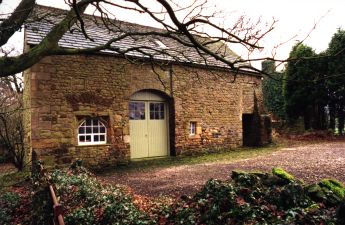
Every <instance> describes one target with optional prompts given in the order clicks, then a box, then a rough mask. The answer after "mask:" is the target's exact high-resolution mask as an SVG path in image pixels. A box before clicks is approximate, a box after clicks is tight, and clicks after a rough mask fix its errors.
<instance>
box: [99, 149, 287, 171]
mask: <svg viewBox="0 0 345 225" xmlns="http://www.w3.org/2000/svg"><path fill="white" fill-rule="evenodd" d="M282 147H284V145H282V144H271V145H269V146H265V147H257V148H249V147H239V148H235V149H232V150H228V151H223V152H219V153H205V154H202V155H193V156H176V157H167V158H154V159H142V160H138V161H132V162H131V163H130V164H129V165H125V166H118V167H116V168H110V169H108V170H106V171H100V172H99V173H101V174H102V175H107V174H108V173H113V172H115V171H116V172H122V171H123V172H125V171H130V170H140V171H143V170H148V169H153V168H166V167H170V166H180V165H195V164H203V163H230V162H236V161H239V160H243V159H250V158H254V157H258V156H262V155H267V154H270V153H273V152H276V151H279V150H281V148H282Z"/></svg>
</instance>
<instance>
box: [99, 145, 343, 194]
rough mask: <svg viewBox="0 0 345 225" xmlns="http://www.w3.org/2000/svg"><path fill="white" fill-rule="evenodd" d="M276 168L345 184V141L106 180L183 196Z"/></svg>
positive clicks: (140, 191) (139, 189)
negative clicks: (213, 181) (243, 173)
mask: <svg viewBox="0 0 345 225" xmlns="http://www.w3.org/2000/svg"><path fill="white" fill-rule="evenodd" d="M276 166H279V167H282V168H284V169H285V170H287V171H288V172H290V173H292V174H293V175H295V176H296V177H297V178H300V179H303V180H304V181H306V182H314V181H318V180H320V179H322V178H329V177H334V178H336V179H338V180H340V181H342V182H345V142H339V141H338V142H324V143H319V144H309V145H304V146H298V147H292V148H284V149H282V150H281V151H278V152H274V153H272V154H269V155H265V156H260V157H257V158H251V159H248V160H241V161H237V162H234V163H210V164H197V165H186V166H174V167H169V168H156V169H151V170H145V171H129V172H119V173H114V174H112V175H109V176H106V177H102V179H103V180H105V181H106V182H110V183H114V184H123V185H127V186H129V187H131V188H132V189H133V190H134V192H135V193H136V194H140V195H147V196H159V195H169V196H180V195H184V194H187V195H192V194H193V193H195V192H196V191H198V190H199V189H200V187H201V186H202V185H203V184H204V183H205V182H206V181H207V180H208V179H210V178H217V179H229V174H230V172H231V171H232V170H234V169H241V170H261V171H270V170H271V169H272V168H273V167H276Z"/></svg>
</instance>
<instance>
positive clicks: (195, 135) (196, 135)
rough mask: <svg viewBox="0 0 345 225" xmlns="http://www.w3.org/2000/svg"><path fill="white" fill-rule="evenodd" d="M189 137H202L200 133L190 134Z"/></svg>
mask: <svg viewBox="0 0 345 225" xmlns="http://www.w3.org/2000/svg"><path fill="white" fill-rule="evenodd" d="M189 138H190V139H198V138H200V135H199V134H190V135H189Z"/></svg>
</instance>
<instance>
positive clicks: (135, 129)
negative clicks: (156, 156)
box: [129, 102, 149, 159]
mask: <svg viewBox="0 0 345 225" xmlns="http://www.w3.org/2000/svg"><path fill="white" fill-rule="evenodd" d="M146 115H147V113H146V107H145V102H130V103H129V127H130V131H129V132H130V135H131V140H130V146H131V158H132V159H136V158H145V157H149V155H148V150H149V146H148V136H147V116H146Z"/></svg>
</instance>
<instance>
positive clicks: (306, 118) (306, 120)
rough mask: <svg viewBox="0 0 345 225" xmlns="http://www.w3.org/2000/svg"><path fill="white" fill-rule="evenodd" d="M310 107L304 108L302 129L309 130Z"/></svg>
mask: <svg viewBox="0 0 345 225" xmlns="http://www.w3.org/2000/svg"><path fill="white" fill-rule="evenodd" d="M310 114H311V113H310V107H308V108H306V109H305V110H304V112H303V120H304V130H309V129H310V128H311V115H310Z"/></svg>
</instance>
